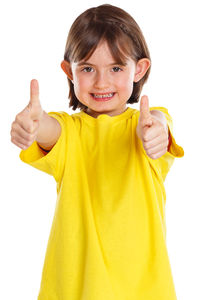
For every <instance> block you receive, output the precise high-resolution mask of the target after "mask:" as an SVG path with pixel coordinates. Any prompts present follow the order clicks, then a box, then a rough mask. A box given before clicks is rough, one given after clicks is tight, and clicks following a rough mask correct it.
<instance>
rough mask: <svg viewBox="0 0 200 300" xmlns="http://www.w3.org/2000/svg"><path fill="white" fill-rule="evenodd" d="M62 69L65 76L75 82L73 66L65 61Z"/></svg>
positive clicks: (62, 63)
mask: <svg viewBox="0 0 200 300" xmlns="http://www.w3.org/2000/svg"><path fill="white" fill-rule="evenodd" d="M60 65H61V68H62V69H63V71H64V72H65V74H66V75H67V77H68V78H69V79H70V80H71V81H73V74H72V69H71V65H70V63H69V62H68V61H66V60H63V61H62V62H61V64H60Z"/></svg>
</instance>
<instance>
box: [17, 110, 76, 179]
mask: <svg viewBox="0 0 200 300" xmlns="http://www.w3.org/2000/svg"><path fill="white" fill-rule="evenodd" d="M48 115H50V116H51V117H53V118H55V119H56V120H57V121H58V122H59V124H60V125H61V134H60V137H59V139H58V140H57V142H56V144H55V145H54V146H53V148H52V149H51V150H50V151H49V152H48V153H47V154H44V152H43V151H42V150H41V148H40V147H39V145H38V144H37V142H36V141H35V142H33V144H32V145H31V146H30V147H29V148H27V149H26V150H22V151H21V152H20V159H21V160H22V161H23V162H25V163H27V164H29V165H31V166H33V167H34V168H37V169H39V170H41V171H43V172H46V173H48V174H49V175H52V176H53V177H54V178H55V180H56V182H59V181H60V180H61V178H62V175H63V171H64V168H65V164H66V158H67V146H68V140H69V135H68V132H69V130H68V125H69V124H68V123H69V122H68V120H69V118H70V115H68V114H67V113H65V112H49V113H48Z"/></svg>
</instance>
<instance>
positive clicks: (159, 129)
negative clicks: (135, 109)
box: [136, 96, 168, 159]
mask: <svg viewBox="0 0 200 300" xmlns="http://www.w3.org/2000/svg"><path fill="white" fill-rule="evenodd" d="M153 112H158V111H152V112H150V110H149V100H148V97H147V96H142V98H141V100H140V116H139V120H138V125H137V128H136V133H137V135H138V137H139V138H140V139H141V141H142V144H143V147H144V150H145V151H146V154H147V155H148V156H149V157H150V158H152V159H157V158H160V157H161V156H162V155H164V154H165V153H166V152H167V149H168V127H167V122H166V119H165V124H164V122H163V121H161V120H159V118H158V117H157V116H156V115H153Z"/></svg>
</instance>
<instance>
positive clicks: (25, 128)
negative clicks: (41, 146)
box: [10, 79, 43, 149]
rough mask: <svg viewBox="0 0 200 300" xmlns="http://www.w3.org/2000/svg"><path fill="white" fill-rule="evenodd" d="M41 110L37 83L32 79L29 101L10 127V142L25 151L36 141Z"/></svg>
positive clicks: (41, 114)
mask: <svg viewBox="0 0 200 300" xmlns="http://www.w3.org/2000/svg"><path fill="white" fill-rule="evenodd" d="M42 116H43V110H42V107H41V104H40V100H39V85H38V81H37V80H35V79H33V80H31V84H30V101H29V103H28V105H27V106H26V107H25V108H24V109H23V110H22V111H21V112H20V113H19V114H17V115H16V118H15V121H14V122H13V123H12V127H11V132H10V134H11V141H12V142H13V143H14V144H15V145H17V146H18V147H20V148H21V149H27V148H28V147H29V146H30V145H31V144H32V143H33V142H34V141H35V139H36V137H37V133H38V130H39V125H40V121H41V119H42Z"/></svg>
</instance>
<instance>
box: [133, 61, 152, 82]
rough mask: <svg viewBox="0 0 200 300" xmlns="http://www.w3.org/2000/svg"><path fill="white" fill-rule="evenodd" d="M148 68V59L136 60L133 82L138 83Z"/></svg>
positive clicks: (149, 64) (149, 63)
mask: <svg viewBox="0 0 200 300" xmlns="http://www.w3.org/2000/svg"><path fill="white" fill-rule="evenodd" d="M150 66H151V61H150V60H149V59H148V58H142V59H140V60H138V62H137V64H136V71H135V76H134V82H138V81H140V79H142V77H143V76H144V75H145V74H146V72H147V70H148V69H149V68H150Z"/></svg>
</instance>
